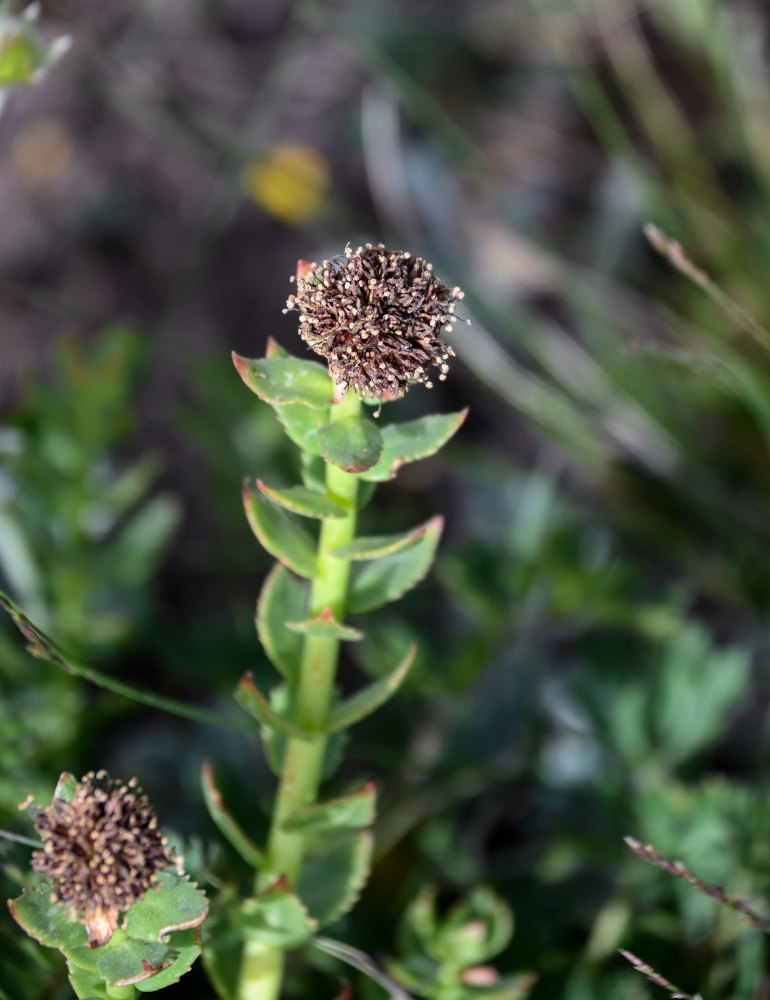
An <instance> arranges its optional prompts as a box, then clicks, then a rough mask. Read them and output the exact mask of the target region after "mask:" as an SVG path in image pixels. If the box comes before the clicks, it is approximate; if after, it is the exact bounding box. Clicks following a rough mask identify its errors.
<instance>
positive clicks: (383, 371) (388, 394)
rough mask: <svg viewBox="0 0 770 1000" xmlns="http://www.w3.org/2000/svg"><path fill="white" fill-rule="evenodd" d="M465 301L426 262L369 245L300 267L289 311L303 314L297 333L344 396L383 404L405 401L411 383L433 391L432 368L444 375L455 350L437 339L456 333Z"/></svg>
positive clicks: (458, 290)
mask: <svg viewBox="0 0 770 1000" xmlns="http://www.w3.org/2000/svg"><path fill="white" fill-rule="evenodd" d="M462 297H463V293H462V292H461V291H460V289H459V288H449V286H448V285H445V284H444V283H443V282H441V281H439V280H438V279H437V278H436V276H435V275H434V273H433V265H432V264H428V263H427V262H426V261H424V260H423V259H422V258H421V257H412V256H411V254H409V253H404V252H403V251H401V250H386V249H385V247H384V246H383V244H380V245H379V246H376V247H375V246H372V244H371V243H367V244H366V246H365V247H359V248H358V249H357V250H356V251H355V252H354V251H352V250H351V249H350V248H349V247H348V248H347V249H346V251H345V257H344V258H336V259H334V260H330V261H329V260H327V261H324V262H323V263H322V264H320V265H319V264H305V263H301V264H300V267H299V268H298V271H297V292H296V294H295V295H291V296H289V299H288V301H287V303H286V307H287V308H286V310H285V311H288V310H290V309H297V310H298V311H299V313H300V336H301V337H302V339H303V340H304V341H305V343H306V344H308V345H309V346H310V347H311V348H312V349H313V350H314V351H315V352H316V353H317V354H320V355H321V356H322V357H324V358H326V360H327V361H328V364H329V373H330V375H331V376H332V378H333V379H334V381H335V383H336V384H337V386H338V387H339V389H340V390H341V394H342V395H344V393H345V391H347V389H348V388H353V389H356V390H358V391H359V392H360V393H362V394H363V395H366V396H371V397H374V398H376V399H380V400H382V399H394V398H397V397H399V396H403V395H404V393H405V392H406V390H407V388H408V386H409V382H410V381H413V382H422V383H423V384H424V385H426V386H427V387H428V388H430V387H431V385H432V383H431V381H430V375H429V372H428V370H427V369H428V368H429V367H434V368H437V369H438V372H439V374H438V377H439V379H444V378H446V373H447V370H448V365H447V360H448V359H449V357H451V356H453V355H454V351H453V350H452V348H451V347H448V346H447V345H446V344H445V343H444V342H443V341H441V340H439V338H438V334H439V333H441V332H444V333H449V332H451V330H452V323H453V322H454V319H455V316H454V312H455V307H456V304H457V301H458V300H459V299H461V298H462Z"/></svg>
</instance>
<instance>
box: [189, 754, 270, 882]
mask: <svg viewBox="0 0 770 1000" xmlns="http://www.w3.org/2000/svg"><path fill="white" fill-rule="evenodd" d="M201 789H202V791H203V801H204V802H205V803H206V809H207V810H208V814H209V816H211V818H212V820H213V821H214V823H215V825H216V827H217V829H218V830H219V832H220V833H221V834H222V836H223V837H224V838H225V840H227V842H228V843H229V844H230V845H231V847H234V848H235V850H236V851H237V852H238V853H239V854H240V856H241V857H242V858H243V860H244V861H245V862H246V863H247V864H249V865H251V867H252V868H261V867H262V866H263V864H264V860H265V859H264V857H263V856H262V852H261V851H260V850H259V848H258V847H257V846H256V844H254V843H253V842H252V840H251V838H250V837H248V836H247V835H246V833H245V832H244V830H243V828H242V827H241V825H240V823H239V822H238V821H237V820H236V819H235V817H234V816H233V815H232V813H231V812H230V811H229V810H228V809H227V807H226V806H225V804H224V801H223V799H222V793H221V792H220V791H219V788H218V787H217V783H216V780H215V778H214V770H213V768H212V766H211V761H208V760H205V761H204V762H203V765H202V766H201Z"/></svg>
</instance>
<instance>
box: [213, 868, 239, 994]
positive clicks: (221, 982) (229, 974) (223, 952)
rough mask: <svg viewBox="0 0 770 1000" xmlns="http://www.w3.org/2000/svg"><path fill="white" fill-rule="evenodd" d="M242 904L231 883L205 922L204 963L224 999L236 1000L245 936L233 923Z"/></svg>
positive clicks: (216, 989)
mask: <svg viewBox="0 0 770 1000" xmlns="http://www.w3.org/2000/svg"><path fill="white" fill-rule="evenodd" d="M238 906H240V896H239V894H238V891H237V890H236V889H235V888H233V887H231V886H228V887H227V888H226V889H224V890H223V891H222V893H221V894H220V895H219V896H218V897H217V899H216V901H215V902H214V904H213V905H212V907H211V912H210V913H209V915H208V917H207V918H206V923H205V924H204V925H203V965H204V966H205V969H206V975H207V976H208V978H209V981H210V982H211V985H212V986H213V987H214V990H215V991H216V994H217V996H218V997H220V998H221V1000H236V997H237V993H238V978H239V972H240V969H239V965H240V961H241V952H242V951H243V938H242V937H241V936H240V934H237V933H236V931H235V928H234V927H233V925H232V919H231V918H232V914H233V913H234V912H235V910H236V909H237V907H238Z"/></svg>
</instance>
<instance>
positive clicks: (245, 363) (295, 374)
mask: <svg viewBox="0 0 770 1000" xmlns="http://www.w3.org/2000/svg"><path fill="white" fill-rule="evenodd" d="M233 363H234V365H235V367H236V369H237V370H238V374H239V375H240V376H241V378H242V379H243V381H244V382H245V383H246V385H247V386H248V387H249V389H251V390H252V392H255V393H256V394H257V395H258V396H259V398H260V399H263V400H264V401H265V402H266V403H271V404H278V405H284V404H286V403H302V404H303V405H305V406H310V407H312V408H314V409H319V410H322V409H324V408H325V407H327V406H328V405H329V403H330V402H331V398H332V396H333V394H334V386H333V384H332V380H331V379H330V378H329V374H328V372H327V371H326V369H325V368H324V367H323V366H322V365H320V364H317V363H316V362H315V361H302V360H300V359H299V358H290V357H285V358H280V357H271V358H261V359H260V358H256V359H251V358H242V357H241V356H240V355H238V354H236V353H235V352H233Z"/></svg>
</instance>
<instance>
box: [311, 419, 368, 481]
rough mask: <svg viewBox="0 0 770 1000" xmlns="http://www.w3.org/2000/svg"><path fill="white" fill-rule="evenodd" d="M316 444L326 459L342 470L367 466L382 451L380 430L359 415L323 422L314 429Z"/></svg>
mask: <svg viewBox="0 0 770 1000" xmlns="http://www.w3.org/2000/svg"><path fill="white" fill-rule="evenodd" d="M318 444H319V446H320V448H321V454H322V455H323V457H324V458H325V459H326V461H327V462H331V464H332V465H336V466H337V467H338V468H340V469H344V470H345V472H364V471H365V470H366V469H370V468H371V467H372V466H373V465H375V464H376V463H377V461H378V459H379V457H380V452H381V451H382V438H381V437H380V432H379V431H378V430H377V428H376V427H375V425H374V424H373V423H372V421H371V420H368V419H360V418H359V417H345V418H344V419H342V420H335V421H334V422H333V423H330V424H325V425H324V426H323V427H321V428H320V430H319V431H318Z"/></svg>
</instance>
